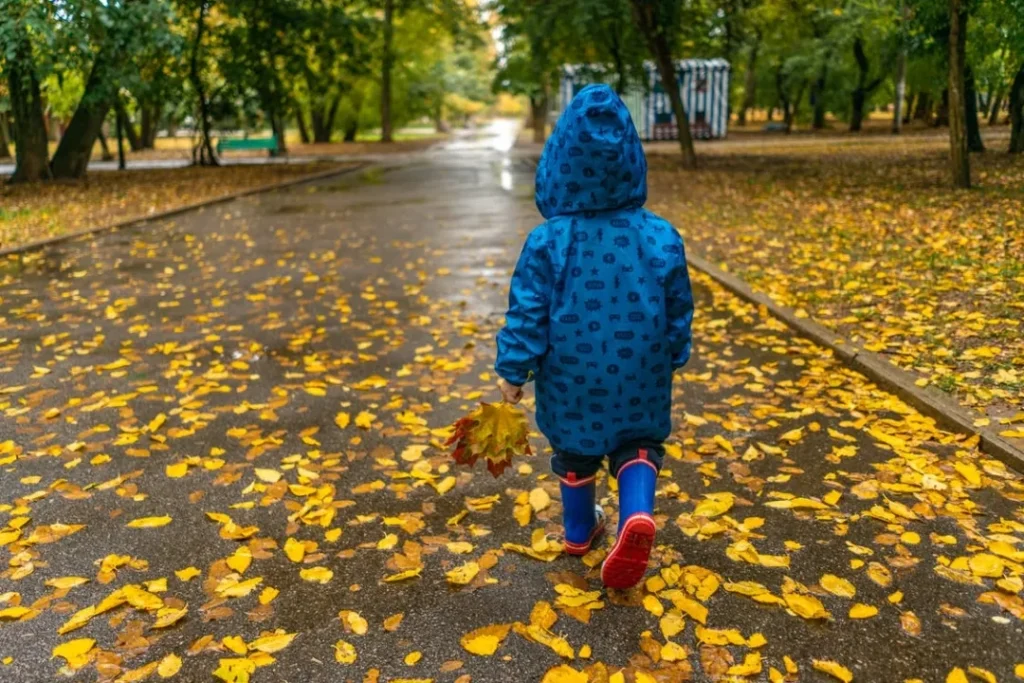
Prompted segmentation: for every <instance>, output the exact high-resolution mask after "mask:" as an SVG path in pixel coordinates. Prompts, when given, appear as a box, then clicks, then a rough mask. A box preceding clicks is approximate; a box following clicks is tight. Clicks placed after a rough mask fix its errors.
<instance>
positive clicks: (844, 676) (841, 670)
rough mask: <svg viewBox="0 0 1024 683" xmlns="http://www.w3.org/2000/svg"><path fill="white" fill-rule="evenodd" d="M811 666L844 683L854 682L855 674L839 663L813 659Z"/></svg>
mask: <svg viewBox="0 0 1024 683" xmlns="http://www.w3.org/2000/svg"><path fill="white" fill-rule="evenodd" d="M811 664H812V665H813V666H814V668H815V669H816V670H817V671H821V672H822V673H826V674H828V675H829V676H832V677H833V678H837V679H839V680H840V681H842V682H843V683H850V681H852V680H853V672H852V671H850V670H849V669H847V668H846V667H845V666H843V665H842V664H839V663H838V662H833V661H832V660H829V659H813V660H811Z"/></svg>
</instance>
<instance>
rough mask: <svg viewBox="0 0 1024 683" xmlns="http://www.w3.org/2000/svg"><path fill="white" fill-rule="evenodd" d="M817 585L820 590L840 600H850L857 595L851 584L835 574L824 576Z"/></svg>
mask: <svg viewBox="0 0 1024 683" xmlns="http://www.w3.org/2000/svg"><path fill="white" fill-rule="evenodd" d="M819 583H820V584H821V587H822V588H824V589H825V590H827V591H828V592H829V593H831V594H832V595H835V596H838V597H840V598H852V597H853V596H855V595H856V594H857V589H856V588H855V587H854V585H853V584H852V583H850V582H849V581H847V580H846V579H843V578H840V577H838V576H836V575H835V574H825V575H824V576H822V577H821V581H819Z"/></svg>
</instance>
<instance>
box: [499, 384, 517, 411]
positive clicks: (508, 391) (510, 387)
mask: <svg viewBox="0 0 1024 683" xmlns="http://www.w3.org/2000/svg"><path fill="white" fill-rule="evenodd" d="M498 389H500V390H501V398H502V400H503V401H505V403H508V404H509V405H513V406H514V405H515V404H517V403H519V402H520V401H521V400H523V388H522V387H517V386H516V385H514V384H509V383H508V382H506V381H505V380H504V379H499V380H498Z"/></svg>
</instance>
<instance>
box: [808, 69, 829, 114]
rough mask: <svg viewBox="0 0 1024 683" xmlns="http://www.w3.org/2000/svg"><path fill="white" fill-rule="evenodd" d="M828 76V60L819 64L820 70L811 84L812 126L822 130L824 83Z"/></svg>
mask: <svg viewBox="0 0 1024 683" xmlns="http://www.w3.org/2000/svg"><path fill="white" fill-rule="evenodd" d="M827 77H828V60H827V58H826V60H825V62H824V63H822V65H821V71H819V72H818V77H817V78H816V79H814V85H813V86H811V103H812V104H813V105H814V122H813V123H812V126H811V127H812V128H814V130H823V129H824V128H825V83H826V80H827Z"/></svg>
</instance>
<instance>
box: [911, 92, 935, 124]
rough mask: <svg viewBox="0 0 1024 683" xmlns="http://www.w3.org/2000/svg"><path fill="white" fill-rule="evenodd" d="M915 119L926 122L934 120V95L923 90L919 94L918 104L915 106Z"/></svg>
mask: <svg viewBox="0 0 1024 683" xmlns="http://www.w3.org/2000/svg"><path fill="white" fill-rule="evenodd" d="M914 120H915V121H923V122H924V123H926V124H930V123H931V122H932V95H931V93H929V92H922V93H920V94H919V95H918V96H917V104H916V105H915V106H914Z"/></svg>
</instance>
